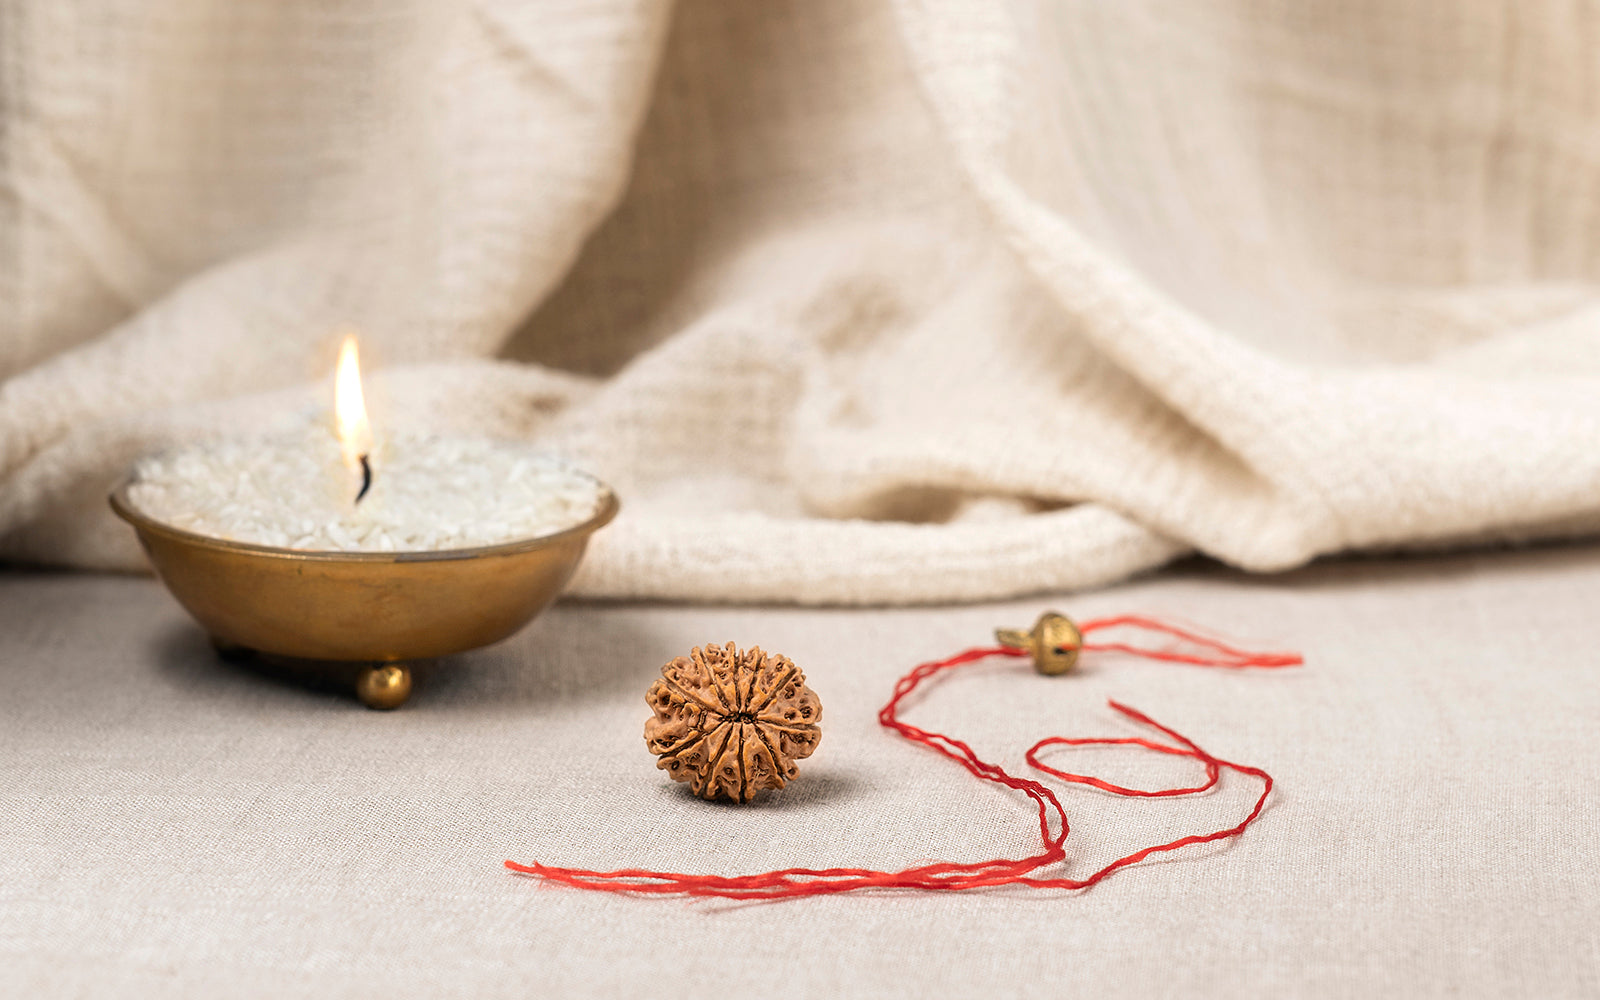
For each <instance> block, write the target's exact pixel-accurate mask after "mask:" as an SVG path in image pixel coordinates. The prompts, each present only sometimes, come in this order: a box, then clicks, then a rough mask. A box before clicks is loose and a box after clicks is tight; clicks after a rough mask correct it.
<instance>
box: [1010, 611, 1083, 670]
mask: <svg viewBox="0 0 1600 1000" xmlns="http://www.w3.org/2000/svg"><path fill="white" fill-rule="evenodd" d="M994 637H995V641H997V642H999V643H1000V645H1002V646H1004V647H1006V648H1007V649H1020V650H1023V651H1025V652H1027V653H1028V654H1029V655H1030V656H1032V657H1033V669H1035V670H1037V671H1039V673H1041V674H1050V675H1055V674H1064V673H1067V672H1068V671H1070V670H1071V669H1072V668H1073V667H1075V666H1077V665H1078V653H1079V651H1081V650H1082V649H1083V633H1082V632H1080V631H1078V626H1077V625H1075V624H1074V623H1073V621H1072V619H1071V618H1068V617H1067V616H1066V615H1063V614H1059V613H1057V612H1054V611H1046V612H1045V613H1044V614H1042V615H1040V616H1039V620H1038V621H1036V622H1034V623H1033V629H1032V631H1028V632H1023V631H1021V630H1020V629H1014V628H997V629H995V630H994Z"/></svg>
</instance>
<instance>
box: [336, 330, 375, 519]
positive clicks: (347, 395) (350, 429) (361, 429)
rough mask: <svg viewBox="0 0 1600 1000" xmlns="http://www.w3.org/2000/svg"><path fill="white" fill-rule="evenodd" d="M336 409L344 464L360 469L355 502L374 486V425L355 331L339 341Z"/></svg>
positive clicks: (346, 466) (352, 468)
mask: <svg viewBox="0 0 1600 1000" xmlns="http://www.w3.org/2000/svg"><path fill="white" fill-rule="evenodd" d="M333 412H334V419H335V424H336V426H337V427H338V431H339V450H340V451H341V452H343V454H344V464H345V468H347V469H349V470H350V471H351V472H352V473H354V472H357V471H359V473H360V475H361V488H360V489H359V490H358V491H356V501H355V502H356V503H360V502H361V498H362V497H364V496H366V495H367V490H369V489H371V488H372V463H371V461H370V459H369V456H370V455H371V453H372V425H371V424H369V423H368V422H367V401H366V399H365V397H363V396H362V394H361V352H360V351H359V350H358V349H357V348H356V335H355V334H353V333H347V334H345V337H344V343H342V344H340V345H339V365H338V367H337V368H336V369H335V370H334V378H333Z"/></svg>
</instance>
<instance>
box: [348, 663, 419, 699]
mask: <svg viewBox="0 0 1600 1000" xmlns="http://www.w3.org/2000/svg"><path fill="white" fill-rule="evenodd" d="M356 697H357V698H360V699H361V704H363V705H365V706H367V707H368V708H376V709H379V710H380V711H388V710H389V709H392V708H399V707H400V706H401V705H404V704H405V703H406V699H407V698H409V697H411V671H410V670H409V669H408V668H406V667H403V666H401V665H400V664H398V663H375V664H373V665H372V666H370V667H367V668H365V669H363V670H362V671H361V673H359V674H357V675H356Z"/></svg>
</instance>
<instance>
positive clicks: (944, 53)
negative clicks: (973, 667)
mask: <svg viewBox="0 0 1600 1000" xmlns="http://www.w3.org/2000/svg"><path fill="white" fill-rule="evenodd" d="M91 6H93V7H94V8H95V10H94V11H93V12H92V13H90V12H88V11H87V10H86V9H85V7H84V5H82V4H63V3H57V2H54V0H0V553H3V554H4V556H5V557H7V558H12V559H21V560H33V561H43V562H46V563H51V564H60V565H73V566H84V567H133V566H136V565H139V560H140V557H139V554H138V551H137V548H136V546H135V544H134V542H133V539H132V535H131V532H129V531H128V530H127V529H126V528H125V527H124V526H122V525H121V524H120V523H118V522H115V521H113V520H112V519H111V518H110V516H109V514H108V512H107V511H106V509H105V504H104V499H103V498H104V493H105V490H106V488H107V486H108V485H109V484H110V483H111V482H112V481H113V480H114V479H115V478H117V476H118V475H119V474H120V473H121V472H122V471H124V470H125V469H126V468H127V466H128V465H129V464H130V462H131V461H132V460H133V459H134V458H136V457H137V456H138V455H139V454H141V453H143V452H145V451H148V450H150V449H153V448H158V447H162V446H165V445H169V444H172V443H174V442H180V441H188V440H195V439H199V438H204V437H206V436H209V435H216V434H234V433H240V432H243V431H248V430H250V429H253V428H259V427H263V426H267V425H270V424H271V423H272V422H273V421H275V420H276V419H278V418H279V417H280V416H281V415H282V414H284V413H289V412H299V411H303V410H305V409H306V408H307V407H316V406H323V405H326V399H327V392H328V383H329V379H328V377H327V375H328V373H330V372H331V369H332V357H333V350H334V347H335V331H336V330H337V329H338V328H339V327H341V326H343V325H345V324H354V325H356V326H358V327H360V328H361V329H362V331H363V333H364V337H365V347H366V353H367V357H368V359H369V360H370V361H373V362H376V363H377V365H378V370H377V371H376V372H374V373H373V375H372V377H371V379H370V386H369V394H370V395H371V396H372V397H373V399H374V408H375V411H376V412H375V419H376V420H379V421H387V422H389V423H390V424H391V425H392V426H402V425H404V426H420V427H433V428H439V429H442V430H451V431H454V430H465V431H473V432H482V433H488V434H494V435H505V436H516V437H525V438H530V439H534V440H537V441H540V442H543V443H545V444H547V445H548V446H549V447H550V448H552V449H554V450H556V451H559V452H561V453H564V454H567V455H569V456H571V457H573V458H574V459H576V460H577V461H579V462H580V463H582V464H584V465H586V466H588V467H590V468H592V469H594V470H595V471H596V472H598V473H599V474H600V475H602V476H603V477H605V478H607V479H609V480H610V481H611V482H612V483H613V484H614V485H615V486H616V487H617V489H618V491H619V493H620V494H621V495H622V497H623V500H624V507H625V510H624V514H623V516H622V517H621V518H619V520H618V521H617V522H616V523H615V524H614V525H613V526H612V527H610V528H608V529H606V531H604V532H602V533H601V534H600V535H599V536H598V537H597V538H596V540H595V543H594V545H593V547H592V549H591V554H590V558H589V559H588V561H587V562H586V564H585V566H584V568H583V571H582V573H581V574H580V577H579V578H578V580H577V581H576V583H575V586H576V589H577V590H578V591H579V592H581V593H586V594H592V595H615V596H624V595H625V596H645V597H667V598H688V599H703V600H772V601H800V602H845V603H860V602H915V601H945V600H962V599H971V598H979V597H998V596H1002V595H1010V594H1020V593H1024V592H1029V591H1039V590H1046V589H1060V588H1069V587H1084V586H1091V585H1095V584H1099V583H1103V582H1106V581H1111V580H1114V579H1117V578H1119V577H1122V576H1125V575H1127V574H1129V573H1133V572H1136V571H1139V570H1141V569H1144V568H1147V567H1151V566H1155V565H1158V564H1160V563H1162V562H1164V561H1166V560H1169V559H1171V558H1173V557H1174V556H1176V555H1178V554H1180V553H1184V552H1187V551H1193V550H1198V551H1200V552H1204V553H1206V554H1209V555H1211V556H1214V557H1216V558H1218V559H1222V560H1225V561H1227V562H1229V563H1232V564H1235V565H1238V566H1242V567H1246V568H1249V569H1254V570H1274V569H1279V568H1283V567H1288V566H1293V565H1295V564H1297V563H1301V562H1304V561H1306V560H1308V559H1310V558H1312V557H1314V556H1317V555H1319V554H1322V553H1330V552H1337V551H1341V550H1349V549H1372V548H1386V547H1395V546H1417V545H1422V546H1434V545H1445V544H1468V543H1474V544H1475V543H1482V542H1485V541H1489V540H1495V539H1507V538H1525V537H1533V536H1551V535H1561V534H1569V533H1577V532H1586V531H1592V530H1595V529H1596V528H1600V295H1597V289H1596V284H1595V278H1596V276H1597V274H1600V144H1597V140H1596V136H1600V83H1597V78H1596V65H1597V64H1596V62H1595V59H1594V53H1595V52H1597V51H1600V18H1596V17H1595V16H1594V15H1593V12H1592V11H1591V10H1589V9H1588V8H1587V7H1585V6H1584V5H1581V4H1579V5H1573V4H1569V3H1557V2H1554V0H1530V2H1524V3H1516V4H1508V3H1503V2H1491V0H1472V2H1459V3H1451V4H1388V3H1345V2H1337V3H1335V2H1317V3H1295V4H1262V3H1257V2H1254V0H1200V2H1190V0H1183V2H1174V0H1118V2H1116V3H1093V2H1066V0H1041V2H1032V3H1030V2H1022V0H1016V2H991V0H970V2H957V0H950V2H936V0H904V2H901V3H897V4H889V3H883V2H872V0H773V2H762V3H751V2H748V0H694V2H684V3H680V4H678V5H677V6H676V8H673V7H671V6H669V5H668V4H667V3H666V2H664V0H575V2H567V3H561V4H529V3H515V2H510V0H461V2H459V3H444V4H441V3H436V2H429V0H401V2H396V0H336V2H326V0H282V2H275V3H235V4H217V3H214V2H211V0H158V2H154V3H152V2H149V0H100V2H98V3H95V4H93V5H91Z"/></svg>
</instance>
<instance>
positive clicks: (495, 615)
mask: <svg viewBox="0 0 1600 1000" xmlns="http://www.w3.org/2000/svg"><path fill="white" fill-rule="evenodd" d="M132 485H133V480H132V478H131V477H130V478H129V479H127V480H125V481H124V482H123V483H122V484H121V485H119V486H118V487H117V488H116V489H115V490H114V491H113V492H112V493H111V497H110V500H111V509H112V510H114V511H115V512H116V513H117V516H118V517H120V518H122V519H123V520H124V521H127V522H128V523H129V524H131V525H133V527H134V530H135V531H137V532H138V535H139V542H140V544H142V545H143V546H144V550H145V552H146V553H147V554H148V555H149V557H150V563H151V565H152V566H154V567H155V571H156V575H157V576H159V577H160V578H161V581H162V582H163V583H165V584H166V586H167V589H168V590H170V591H171V592H172V596H173V597H175V598H177V599H178V603H179V604H181V605H183V607H184V608H185V609H186V610H187V611H188V612H189V613H190V614H191V615H193V616H194V618H195V620H196V621H198V622H199V623H200V624H201V625H202V626H203V627H204V628H205V629H206V630H207V631H208V632H209V633H210V634H211V641H212V643H213V644H214V645H215V646H216V647H217V649H218V650H219V651H220V652H223V653H224V654H225V655H231V654H240V653H249V652H254V653H259V654H262V655H263V656H264V657H266V658H268V659H269V660H271V661H278V660H280V659H284V658H286V659H288V660H290V661H299V662H300V664H301V666H302V667H305V666H312V667H313V669H314V664H316V663H322V664H326V665H328V666H329V667H337V666H339V665H344V666H345V667H347V668H348V667H350V666H355V667H356V668H357V669H356V683H355V690H356V694H357V695H358V696H359V697H360V698H361V700H362V701H363V702H365V703H366V704H367V705H369V706H371V707H373V708H396V707H398V706H399V705H400V704H402V703H404V701H405V700H406V697H407V696H408V695H409V694H410V693H411V676H410V671H409V668H408V667H407V666H406V665H405V664H406V661H410V660H426V659H432V658H434V657H440V656H448V655H450V654H452V653H460V652H464V651H466V650H469V649H477V648H478V647H479V646H487V645H488V644H490V643H492V642H498V641H500V640H501V639H504V638H506V637H507V636H509V635H511V634H512V633H513V632H516V631H517V630H518V629H520V628H522V627H523V626H524V625H526V624H527V623H528V622H529V621H531V620H532V619H533V617H534V616H535V615H537V614H538V613H539V612H540V611H542V610H544V608H545V606H546V605H548V604H549V603H550V602H551V601H553V600H555V598H556V597H557V595H559V594H560V593H561V588H562V587H564V586H565V585H566V583H567V581H568V580H569V579H570V578H571V577H572V574H573V572H574V571H575V570H577V568H578V561H579V560H580V559H582V558H583V551H584V548H585V547H586V546H587V545H588V542H589V536H590V535H592V534H593V533H594V532H595V531H597V530H598V529H600V528H602V527H604V526H605V525H606V524H607V523H608V522H610V520H611V519H612V518H613V517H615V516H616V514H617V508H618V503H617V498H616V495H615V494H614V493H612V492H611V489H610V487H607V486H606V485H605V484H603V483H601V484H599V485H600V487H601V491H602V495H601V502H600V507H599V510H597V511H596V512H595V514H594V516H593V517H590V518H589V519H588V520H587V521H584V522H583V523H581V524H576V525H573V526H572V527H570V528H566V529H564V530H562V531H559V532H556V533H554V534H549V535H539V536H535V537H532V538H524V539H519V540H516V541H512V542H504V543H501V544H498V545H485V546H481V547H478V548H468V549H446V550H442V551H437V552H327V551H301V550H297V549H285V548H276V547H273V546H268V545H253V544H250V543H247V542H235V541H230V540H228V539H222V538H213V537H210V536H207V535H200V534H196V533H194V532H190V531H184V530H182V529H181V528H174V527H172V526H170V525H167V524H162V523H161V522H159V521H155V520H152V519H151V518H149V517H147V516H146V515H145V514H143V513H141V512H140V511H139V510H138V509H137V508H135V507H134V506H133V505H132V503H130V501H129V499H128V489H129V487H130V486H132ZM279 665H280V666H282V665H283V664H281V663H280V664H279ZM297 672H300V673H305V672H306V670H305V669H300V670H298V671H297ZM335 672H337V671H335Z"/></svg>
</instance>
